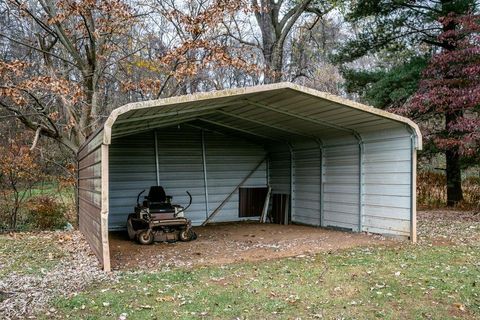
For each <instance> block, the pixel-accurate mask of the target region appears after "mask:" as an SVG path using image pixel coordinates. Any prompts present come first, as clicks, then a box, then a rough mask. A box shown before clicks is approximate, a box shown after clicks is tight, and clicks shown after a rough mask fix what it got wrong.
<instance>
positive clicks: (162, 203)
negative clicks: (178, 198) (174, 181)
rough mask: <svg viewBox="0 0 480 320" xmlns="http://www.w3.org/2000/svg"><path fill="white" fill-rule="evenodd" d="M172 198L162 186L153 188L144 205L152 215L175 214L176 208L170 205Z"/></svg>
mask: <svg viewBox="0 0 480 320" xmlns="http://www.w3.org/2000/svg"><path fill="white" fill-rule="evenodd" d="M171 199H172V197H171V196H167V195H166V194H165V190H164V189H163V187H162V186H152V187H150V190H149V191H148V196H146V197H145V200H146V201H144V203H143V205H144V206H145V207H148V209H149V210H150V213H174V212H175V207H174V206H173V205H172V204H171V203H170V201H171Z"/></svg>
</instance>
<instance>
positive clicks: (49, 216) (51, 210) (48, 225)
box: [28, 195, 67, 229]
mask: <svg viewBox="0 0 480 320" xmlns="http://www.w3.org/2000/svg"><path fill="white" fill-rule="evenodd" d="M65 210H66V209H65V206H64V205H62V204H60V203H58V202H57V201H56V200H55V198H54V197H52V196H44V195H43V196H37V197H34V198H31V199H30V200H29V202H28V222H29V223H30V224H32V225H34V226H36V227H38V228H40V229H56V228H61V227H63V226H64V225H65V223H66V222H67V221H66V219H65V214H64V213H65Z"/></svg>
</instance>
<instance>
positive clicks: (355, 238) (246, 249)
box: [110, 222, 393, 270]
mask: <svg viewBox="0 0 480 320" xmlns="http://www.w3.org/2000/svg"><path fill="white" fill-rule="evenodd" d="M194 230H195V232H196V233H197V234H198V239H197V240H195V241H192V242H176V243H155V244H153V245H150V246H142V245H139V244H137V243H135V242H133V241H130V240H129V239H128V236H127V234H126V232H115V233H113V232H112V233H110V254H111V259H112V267H113V269H116V270H118V269H130V270H131V269H137V268H141V269H145V268H158V267H165V266H177V267H178V266H198V265H211V264H217V265H218V264H227V263H233V262H239V261H259V260H267V259H275V258H281V257H291V256H299V255H309V254H313V253H317V252H321V251H329V250H336V249H344V248H351V247H355V246H365V245H378V244H382V243H390V242H393V240H387V239H385V238H384V237H382V236H378V235H367V234H358V233H350V232H341V231H334V230H325V229H320V228H314V227H308V226H299V225H288V226H284V225H278V224H260V223H254V222H243V223H228V224H218V225H209V226H206V227H195V228H194Z"/></svg>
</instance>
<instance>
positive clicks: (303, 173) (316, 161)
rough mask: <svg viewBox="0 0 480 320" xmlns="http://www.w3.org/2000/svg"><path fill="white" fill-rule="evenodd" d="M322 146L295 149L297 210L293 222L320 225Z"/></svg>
mask: <svg viewBox="0 0 480 320" xmlns="http://www.w3.org/2000/svg"><path fill="white" fill-rule="evenodd" d="M320 157H321V153H320V148H319V147H318V145H315V146H314V147H310V148H308V149H302V150H295V188H294V193H295V210H294V216H293V217H292V221H293V222H299V223H304V224H308V225H313V226H320V181H321V179H320V175H321V167H320V163H321V161H320Z"/></svg>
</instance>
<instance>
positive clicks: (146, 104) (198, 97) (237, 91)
mask: <svg viewBox="0 0 480 320" xmlns="http://www.w3.org/2000/svg"><path fill="white" fill-rule="evenodd" d="M276 89H291V90H295V91H298V92H300V93H304V94H308V95H311V96H314V97H318V98H322V99H325V100H328V101H332V102H335V103H338V104H342V105H344V106H347V107H350V108H353V109H357V110H361V111H364V112H367V113H371V114H375V115H378V116H380V117H383V118H387V119H391V120H394V121H398V122H401V123H404V124H406V125H408V126H409V127H410V128H412V129H413V131H414V132H415V135H416V149H417V150H422V133H421V131H420V128H419V127H418V125H417V124H416V123H415V122H413V121H412V120H410V119H408V118H406V117H402V116H399V115H396V114H393V113H391V112H388V111H385V110H381V109H377V108H374V107H372V106H367V105H364V104H361V103H358V102H354V101H351V100H348V99H345V98H342V97H339V96H336V95H333V94H330V93H326V92H322V91H318V90H315V89H310V88H307V87H304V86H301V85H298V84H294V83H291V82H279V83H273V84H266V85H258V86H253V87H243V88H233V89H225V90H219V91H210V92H199V93H194V94H187V95H182V96H175V97H170V98H163V99H157V100H149V101H142V102H133V103H128V104H126V105H123V106H121V107H118V108H116V109H114V110H113V111H112V112H111V113H110V115H109V117H108V118H107V120H106V121H105V123H104V124H103V129H104V130H103V143H104V144H110V142H111V137H112V126H113V124H114V123H115V121H116V120H117V118H118V116H120V115H121V114H124V113H126V112H128V111H131V110H138V109H143V108H152V107H158V106H166V105H172V104H177V103H185V102H190V101H202V100H209V99H215V98H224V97H229V96H237V95H242V94H250V93H256V92H265V91H271V90H276Z"/></svg>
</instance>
